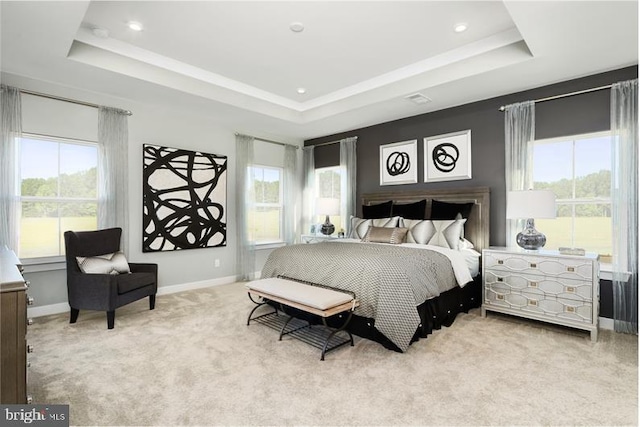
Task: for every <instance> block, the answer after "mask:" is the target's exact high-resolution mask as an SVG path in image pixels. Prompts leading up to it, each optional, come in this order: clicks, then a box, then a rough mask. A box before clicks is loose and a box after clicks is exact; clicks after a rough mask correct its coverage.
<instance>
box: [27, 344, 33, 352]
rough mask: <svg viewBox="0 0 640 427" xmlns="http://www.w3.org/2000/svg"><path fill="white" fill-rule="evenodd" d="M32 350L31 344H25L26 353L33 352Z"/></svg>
mask: <svg viewBox="0 0 640 427" xmlns="http://www.w3.org/2000/svg"><path fill="white" fill-rule="evenodd" d="M33 351H34V348H33V345H31V344H29V345H28V346H27V353H33Z"/></svg>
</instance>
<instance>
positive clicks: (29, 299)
mask: <svg viewBox="0 0 640 427" xmlns="http://www.w3.org/2000/svg"><path fill="white" fill-rule="evenodd" d="M33 301H34V299H33V297H27V305H33Z"/></svg>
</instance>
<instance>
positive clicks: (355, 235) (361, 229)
mask: <svg viewBox="0 0 640 427" xmlns="http://www.w3.org/2000/svg"><path fill="white" fill-rule="evenodd" d="M399 221H400V217H399V216H394V217H393V218H377V219H363V218H358V217H356V216H352V217H351V224H350V225H351V227H350V228H349V230H350V231H349V238H350V239H362V238H363V237H364V236H365V234H367V231H369V227H372V226H373V227H386V228H394V227H397V226H398V222H399Z"/></svg>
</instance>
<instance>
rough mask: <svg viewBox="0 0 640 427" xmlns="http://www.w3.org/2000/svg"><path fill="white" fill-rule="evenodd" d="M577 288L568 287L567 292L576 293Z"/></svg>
mask: <svg viewBox="0 0 640 427" xmlns="http://www.w3.org/2000/svg"><path fill="white" fill-rule="evenodd" d="M575 291H576V288H574V287H573V286H567V292H575Z"/></svg>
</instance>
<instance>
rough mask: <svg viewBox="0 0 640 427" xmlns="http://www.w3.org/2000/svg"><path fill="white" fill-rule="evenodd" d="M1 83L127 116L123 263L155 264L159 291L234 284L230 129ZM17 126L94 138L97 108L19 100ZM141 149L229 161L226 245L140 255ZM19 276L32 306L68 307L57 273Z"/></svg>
mask: <svg viewBox="0 0 640 427" xmlns="http://www.w3.org/2000/svg"><path fill="white" fill-rule="evenodd" d="M2 82H3V83H4V84H7V85H10V86H15V87H18V88H21V89H26V90H33V91H37V92H42V93H48V94H55V95H57V96H62V97H65V98H70V99H79V100H86V101H89V102H93V103H97V104H102V105H107V106H111V107H116V108H123V109H128V110H131V111H132V112H133V115H132V116H131V117H129V153H128V154H129V182H130V185H129V208H130V217H129V223H130V230H129V245H130V248H129V254H127V257H128V258H129V260H130V261H132V262H151V263H157V264H158V268H159V276H158V281H159V287H160V288H167V287H170V286H174V285H184V284H194V283H198V284H203V283H206V282H211V283H221V282H225V281H226V282H230V281H233V280H234V279H235V274H236V273H235V259H236V256H235V251H236V242H235V233H236V221H235V202H236V196H237V195H238V193H237V192H236V185H235V135H234V132H235V129H228V128H225V127H224V125H221V124H219V123H216V122H215V120H213V119H211V118H208V117H206V115H204V114H203V115H200V116H196V115H193V114H187V113H184V112H182V111H180V110H177V109H172V108H171V106H170V105H157V106H149V105H143V104H139V103H136V102H132V101H130V100H122V99H114V98H111V97H109V96H106V95H101V94H95V93H87V92H84V91H80V90H77V89H74V88H67V87H61V86H58V85H53V84H50V83H47V82H42V81H37V80H33V79H29V78H25V77H21V76H16V75H11V74H2ZM23 124H24V129H23V130H24V131H25V132H33V133H43V134H48V135H52V136H61V137H73V138H81V139H89V140H96V139H97V136H96V135H97V110H96V109H95V108H91V107H83V106H78V105H75V104H70V103H66V102H61V101H54V100H48V99H44V98H40V97H34V96H28V95H23ZM145 143H149V144H155V145H163V146H168V147H176V148H183V149H189V150H194V151H195V150H199V151H204V152H209V153H215V154H219V155H225V156H228V180H227V246H226V247H219V248H206V249H192V250H181V251H170V252H153V253H143V252H142V146H143V144H145ZM259 150H260V157H258V156H256V158H263V159H269V162H268V163H269V164H272V165H274V166H276V165H277V166H281V165H282V161H281V160H280V161H278V159H282V155H281V154H279V153H280V152H283V150H282V147H280V146H277V145H273V144H270V145H266V146H263V145H261V146H260V148H259ZM265 150H266V151H265ZM278 163H280V164H278ZM267 255H268V250H264V251H259V253H258V254H257V256H256V270H260V269H261V268H262V265H263V264H264V261H265V260H266V256H267ZM216 259H218V260H220V266H219V267H215V266H214V265H215V264H214V261H215V260H216ZM59 266H60V264H59V265H58V267H59ZM26 278H27V280H29V281H30V282H31V288H30V291H29V294H30V295H32V296H34V298H35V301H36V304H35V306H42V305H51V304H60V303H66V302H67V291H66V274H65V272H64V270H53V271H41V272H36V271H35V269H34V268H33V267H28V268H27V273H26ZM162 291H169V289H168V288H167V289H161V291H160V292H162Z"/></svg>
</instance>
